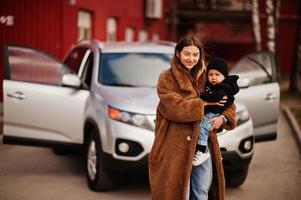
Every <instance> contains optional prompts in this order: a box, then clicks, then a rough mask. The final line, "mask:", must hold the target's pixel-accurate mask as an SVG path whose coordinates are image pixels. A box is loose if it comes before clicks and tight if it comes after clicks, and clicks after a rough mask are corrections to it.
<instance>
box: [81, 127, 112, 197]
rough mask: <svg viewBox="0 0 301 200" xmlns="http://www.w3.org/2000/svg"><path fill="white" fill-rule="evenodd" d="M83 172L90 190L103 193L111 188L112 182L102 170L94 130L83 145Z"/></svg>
mask: <svg viewBox="0 0 301 200" xmlns="http://www.w3.org/2000/svg"><path fill="white" fill-rule="evenodd" d="M85 170H86V176H87V181H88V185H89V187H90V188H91V190H94V191H105V190H111V189H112V188H113V183H114V181H113V179H112V177H111V176H110V173H109V172H108V171H107V169H105V168H104V165H103V157H102V148H101V144H100V139H99V134H98V132H97V131H96V130H95V129H93V130H91V131H90V134H89V136H88V139H87V141H86V144H85Z"/></svg>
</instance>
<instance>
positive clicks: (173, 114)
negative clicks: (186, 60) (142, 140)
mask: <svg viewBox="0 0 301 200" xmlns="http://www.w3.org/2000/svg"><path fill="white" fill-rule="evenodd" d="M205 80H206V77H205V73H202V75H201V76H200V77H199V79H198V85H197V89H198V90H199V91H204V85H205ZM157 91H158V95H159V98H160V102H159V105H158V107H157V116H156V128H155V140H154V144H153V147H152V150H151V152H150V155H149V179H150V186H151V193H152V199H153V200H185V196H186V192H187V188H188V184H189V179H190V174H191V170H192V161H193V157H194V154H195V148H196V144H197V138H198V131H199V123H200V120H201V118H202V117H203V113H204V106H203V101H202V100H201V99H200V98H198V97H197V91H196V90H195V89H194V87H193V86H192V84H191V81H190V80H189V78H188V77H187V76H186V75H185V74H184V73H182V72H180V71H179V70H178V69H177V68H176V66H175V65H173V64H172V65H171V67H170V68H169V69H168V70H166V71H164V72H163V73H162V74H161V75H160V77H159V81H158V85H157ZM223 115H224V116H226V117H227V119H228V122H227V124H225V125H223V128H226V129H232V128H234V126H235V105H234V104H233V105H232V106H230V107H229V108H227V110H226V111H224V113H223ZM209 145H210V148H211V156H212V162H213V181H212V186H211V189H210V192H209V199H216V200H223V199H224V195H225V180H224V172H223V166H222V157H221V152H220V149H219V144H218V141H217V136H216V133H215V132H210V135H209Z"/></svg>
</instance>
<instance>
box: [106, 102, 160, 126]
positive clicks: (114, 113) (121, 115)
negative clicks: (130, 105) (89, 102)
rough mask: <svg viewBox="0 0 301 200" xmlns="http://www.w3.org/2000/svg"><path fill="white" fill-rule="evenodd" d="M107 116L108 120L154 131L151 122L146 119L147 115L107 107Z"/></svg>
mask: <svg viewBox="0 0 301 200" xmlns="http://www.w3.org/2000/svg"><path fill="white" fill-rule="evenodd" d="M108 115H109V117H110V118H112V119H114V120H117V121H120V122H123V123H126V124H130V125H134V126H137V127H140V128H145V129H148V130H151V131H153V130H154V128H153V126H152V124H151V122H150V121H149V119H148V118H147V115H142V114H138V113H132V112H126V111H122V110H118V109H116V108H112V107H108Z"/></svg>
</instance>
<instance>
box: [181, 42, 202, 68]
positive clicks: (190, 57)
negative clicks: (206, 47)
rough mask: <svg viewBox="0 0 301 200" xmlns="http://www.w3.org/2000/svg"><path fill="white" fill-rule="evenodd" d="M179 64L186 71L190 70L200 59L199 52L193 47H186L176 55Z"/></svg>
mask: <svg viewBox="0 0 301 200" xmlns="http://www.w3.org/2000/svg"><path fill="white" fill-rule="evenodd" d="M177 56H178V58H179V59H180V61H181V63H182V64H183V65H184V66H185V67H186V68H187V69H188V70H191V69H192V68H193V67H194V66H195V65H196V64H197V63H198V61H199V59H200V50H199V49H198V48H197V47H196V46H194V45H191V46H186V47H184V48H183V50H182V51H181V52H180V53H177Z"/></svg>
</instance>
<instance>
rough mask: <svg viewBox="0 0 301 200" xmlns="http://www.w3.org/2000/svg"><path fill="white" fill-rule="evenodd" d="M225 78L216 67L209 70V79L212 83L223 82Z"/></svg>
mask: <svg viewBox="0 0 301 200" xmlns="http://www.w3.org/2000/svg"><path fill="white" fill-rule="evenodd" d="M224 79H225V76H224V75H223V74H222V73H220V72H219V71H217V70H215V69H210V70H209V71H208V81H209V82H210V83H211V84H212V85H216V84H219V83H221V82H222V81H223V80H224Z"/></svg>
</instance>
